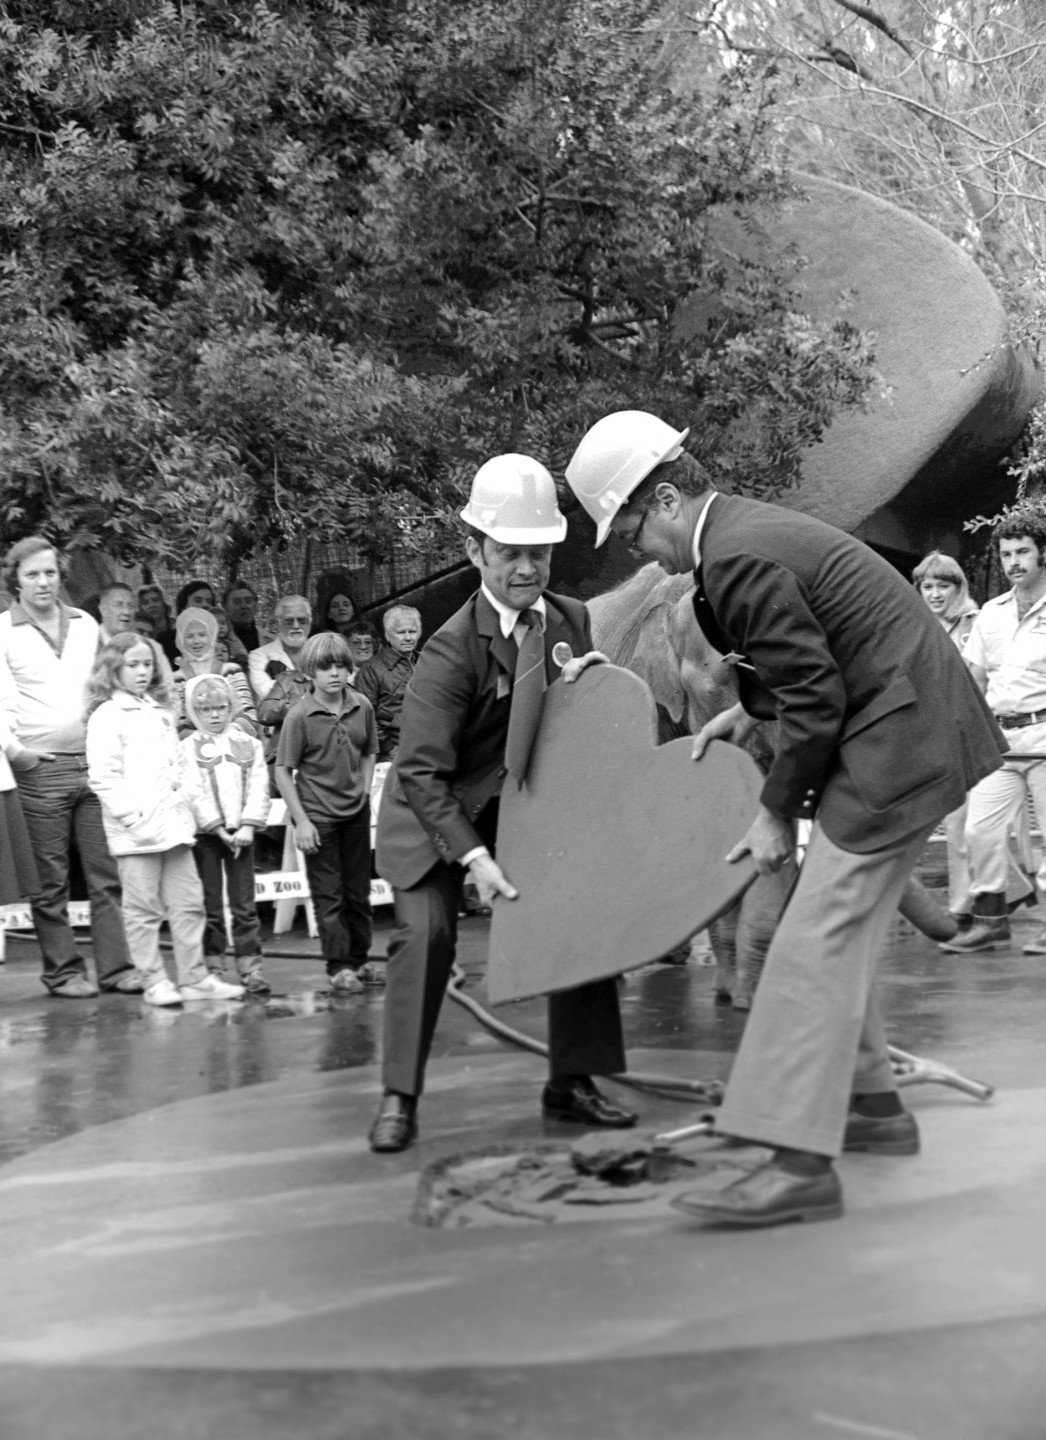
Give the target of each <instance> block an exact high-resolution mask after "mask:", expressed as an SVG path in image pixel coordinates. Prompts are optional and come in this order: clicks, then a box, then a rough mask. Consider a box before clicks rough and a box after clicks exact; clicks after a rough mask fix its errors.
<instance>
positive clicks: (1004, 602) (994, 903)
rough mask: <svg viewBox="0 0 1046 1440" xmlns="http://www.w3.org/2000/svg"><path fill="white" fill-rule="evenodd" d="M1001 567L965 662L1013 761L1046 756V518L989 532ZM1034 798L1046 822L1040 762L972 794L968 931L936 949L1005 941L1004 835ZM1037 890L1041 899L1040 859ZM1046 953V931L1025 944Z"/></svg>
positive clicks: (1022, 763) (1044, 878)
mask: <svg viewBox="0 0 1046 1440" xmlns="http://www.w3.org/2000/svg"><path fill="white" fill-rule="evenodd" d="M992 543H993V544H994V545H996V546H998V554H999V564H1000V565H1001V567H1002V572H1003V574H1004V575H1005V577H1006V579H1007V580H1008V581H1009V582H1010V585H1011V587H1012V588H1011V589H1009V590H1007V591H1006V593H1005V594H1004V595H998V596H996V598H995V599H994V600H989V601H988V602H987V604H986V605H985V606H984V608H983V609H982V610H981V612H980V614H979V615H978V616H977V618H976V620H975V621H974V622H973V628H972V630H971V631H970V635H969V639H968V640H967V641H966V648H965V649H964V651H963V658H964V659H965V661H966V663H967V665H968V666H969V667H970V670H971V672H972V674H973V678H974V679H975V680H976V681H977V684H978V685H979V686H980V687H981V689H982V690H983V691H984V692H985V695H986V698H987V700H988V704H989V705H990V706H991V708H992V711H993V713H994V715H995V718H996V720H997V721H998V722H999V725H1000V727H1001V729H1002V732H1003V734H1004V735H1005V737H1006V740H1007V742H1008V745H1009V750H1010V753H1011V755H1016V756H1018V757H1019V756H1020V755H1021V754H1022V753H1032V754H1040V755H1041V754H1042V753H1043V752H1044V751H1046V515H1044V513H1043V511H1042V509H1041V507H1040V506H1038V505H1035V504H1024V505H1020V506H1015V507H1014V508H1013V509H1012V510H1011V511H1010V512H1009V514H1008V515H1006V516H1005V517H1004V518H1003V519H1002V520H1001V521H1000V522H999V524H998V525H997V526H996V527H995V531H994V533H993V535H992ZM1029 796H1030V797H1031V802H1032V804H1033V805H1034V807H1035V814H1036V816H1037V817H1038V820H1039V825H1040V827H1042V825H1043V824H1044V823H1046V760H1021V759H1019V758H1015V759H1008V760H1007V762H1006V764H1005V765H1004V766H1003V767H1002V769H1001V770H997V771H995V773H994V774H992V775H989V776H988V777H987V778H986V779H984V780H982V781H981V782H980V784H979V785H977V786H976V787H975V789H974V790H973V791H971V793H970V803H969V808H968V809H967V812H966V843H967V846H968V847H969V864H970V875H971V885H970V891H971V895H972V910H973V924H972V925H971V926H970V928H969V929H968V930H966V931H964V932H963V933H962V934H960V935H957V936H956V937H955V939H954V940H949V941H948V942H947V943H946V944H944V945H942V946H941V949H942V950H947V951H948V952H949V953H951V954H954V955H967V954H970V953H971V952H973V951H977V950H994V949H995V946H996V945H997V944H1003V945H1005V944H1006V943H1007V942H1008V941H1009V938H1010V924H1009V920H1008V919H1007V905H1006V877H1007V866H1008V856H1007V836H1008V834H1009V831H1010V827H1011V825H1012V824H1013V822H1014V819H1015V818H1016V817H1017V815H1018V814H1019V813H1020V810H1021V807H1022V806H1023V805H1025V804H1026V803H1027V801H1028V797H1029ZM1036 884H1037V887H1038V889H1039V890H1040V891H1046V859H1044V860H1043V861H1042V863H1041V864H1040V866H1039V872H1038V875H1037V876H1036ZM1024 953H1025V954H1026V955H1046V929H1044V930H1042V931H1040V933H1039V934H1038V935H1037V936H1036V937H1035V938H1034V939H1033V940H1031V941H1029V943H1028V944H1027V945H1025V946H1024Z"/></svg>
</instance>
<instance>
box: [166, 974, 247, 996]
mask: <svg viewBox="0 0 1046 1440" xmlns="http://www.w3.org/2000/svg"><path fill="white" fill-rule="evenodd" d="M180 989H181V992H182V999H183V1000H242V999H243V986H242V985H230V983H229V981H228V980H219V979H218V977H217V975H205V976H204V977H203V979H202V980H198V981H197V982H196V984H195V985H182V986H181V987H180Z"/></svg>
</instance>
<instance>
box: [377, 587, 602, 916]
mask: <svg viewBox="0 0 1046 1440" xmlns="http://www.w3.org/2000/svg"><path fill="white" fill-rule="evenodd" d="M545 604H546V606H547V607H548V610H547V620H546V625H545V668H546V674H547V677H548V680H549V682H550V683H551V682H552V681H553V680H554V679H555V678H556V676H557V675H558V674H559V669H560V667H559V666H557V665H556V664H554V663H553V661H552V650H553V647H554V646H556V645H557V644H560V643H565V644H566V645H569V647H570V649H571V651H572V653H573V654H574V655H583V654H585V652H586V651H588V650H591V649H592V642H591V631H590V629H589V621H588V612H587V610H586V609H585V607H584V605H582V604H581V602H580V601H578V600H568V599H566V598H564V597H563V596H559V595H546V596H545ZM518 653H519V652H518V648H517V646H516V642H515V640H514V639H513V638H512V636H511V635H510V636H509V637H508V639H505V637H504V636H503V635H502V633H501V626H500V623H499V620H498V616H497V612H496V611H495V609H494V607H493V606H492V605H491V604H490V602H489V601H488V600H487V598H486V597H485V596H484V594H483V592H482V591H480V590H478V591H477V592H476V593H475V594H474V595H473V596H471V598H470V599H469V600H467V601H466V602H465V604H464V605H463V606H462V607H461V609H460V610H458V611H457V612H456V614H454V615H452V616H451V617H450V619H449V620H448V621H447V623H446V624H445V625H443V626H442V627H441V628H440V629H439V630H437V631H436V633H435V634H434V635H433V636H432V637H431V639H430V640H429V641H428V643H427V644H426V645H425V647H424V649H423V650H422V651H421V653H420V654H419V655H418V660H417V664H416V665H415V667H414V674H413V676H412V677H411V680H410V683H409V685H408V686H407V689H406V691H405V693H404V696H403V709H402V711H401V712H400V746H399V753H398V754H397V757H396V760H395V763H394V764H393V767H392V769H391V770H390V772H389V775H388V779H387V780H386V781H385V788H384V791H383V793H382V798H381V809H380V811H379V813H378V833H377V843H376V847H375V849H376V864H377V870H378V874H379V875H382V876H384V878H385V879H386V880H388V881H389V882H390V883H391V884H393V885H395V886H397V887H398V888H399V889H401V890H406V889H409V888H410V886H412V885H416V884H417V883H418V881H419V880H421V879H422V878H423V877H424V876H425V875H426V874H427V873H428V871H429V870H431V869H432V867H433V865H435V864H436V862H437V861H438V860H444V861H448V862H450V861H454V860H459V859H460V858H461V856H462V855H466V854H468V852H469V851H470V850H474V849H475V848H476V846H477V845H483V844H486V843H488V841H487V840H486V839H484V838H483V837H481V836H480V834H479V832H478V830H477V829H476V822H477V821H478V820H479V817H480V815H481V814H482V812H483V811H484V810H485V809H486V806H487V805H488V804H489V802H490V801H491V800H492V799H493V798H494V797H495V796H496V795H498V794H500V792H501V786H502V782H503V781H504V778H505V766H504V759H505V737H506V735H507V734H508V715H509V707H510V704H511V693H512V678H513V676H514V674H515V670H516V657H517V655H518Z"/></svg>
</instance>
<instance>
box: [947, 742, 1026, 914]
mask: <svg viewBox="0 0 1046 1440" xmlns="http://www.w3.org/2000/svg"><path fill="white" fill-rule="evenodd" d="M1005 735H1006V739H1007V741H1008V742H1009V745H1010V748H1011V750H1016V751H1021V750H1034V751H1038V752H1040V753H1041V752H1046V724H1043V725H1028V726H1026V727H1025V728H1024V729H1023V730H1007V731H1005ZM1029 795H1030V796H1031V802H1032V804H1033V806H1034V807H1035V817H1036V819H1037V820H1038V822H1039V828H1040V830H1043V829H1044V827H1046V760H1020V759H1014V760H1007V761H1006V764H1005V765H1003V767H1002V769H1001V770H996V771H994V773H993V774H991V775H987V776H985V778H984V779H983V780H982V781H981V782H980V784H978V785H975V786H974V787H973V789H972V790H971V791H970V794H969V797H968V800H967V806H966V837H965V838H966V848H967V852H968V856H969V866H970V891H971V894H972V895H974V896H976V895H1001V894H1004V893H1005V891H1006V886H1007V883H1008V880H1009V842H1008V837H1009V833H1010V828H1011V826H1012V825H1013V824H1014V823H1015V821H1016V820H1017V818H1018V816H1019V815H1020V812H1021V809H1022V807H1024V806H1025V805H1026V803H1027V800H1028V797H1029ZM1044 833H1046V830H1044ZM1036 880H1037V883H1038V886H1039V889H1040V890H1042V891H1044V892H1046V856H1044V857H1043V859H1042V861H1040V864H1039V869H1038V872H1037V875H1036Z"/></svg>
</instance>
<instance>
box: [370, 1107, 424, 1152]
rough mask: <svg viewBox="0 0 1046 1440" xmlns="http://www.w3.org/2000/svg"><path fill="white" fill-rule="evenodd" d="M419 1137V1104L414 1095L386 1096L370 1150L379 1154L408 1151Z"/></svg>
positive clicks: (375, 1122)
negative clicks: (408, 1147) (409, 1146)
mask: <svg viewBox="0 0 1046 1440" xmlns="http://www.w3.org/2000/svg"><path fill="white" fill-rule="evenodd" d="M417 1135H418V1102H417V1100H416V1099H415V1098H414V1096H413V1095H384V1096H382V1101H381V1105H380V1106H379V1107H378V1113H377V1116H376V1117H375V1120H374V1124H373V1125H372V1126H371V1127H370V1136H369V1137H368V1138H369V1139H370V1148H371V1149H372V1150H377V1151H378V1152H379V1153H386V1152H391V1151H395V1150H406V1148H407V1146H408V1145H413V1143H414V1141H415V1140H416V1139H417Z"/></svg>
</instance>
